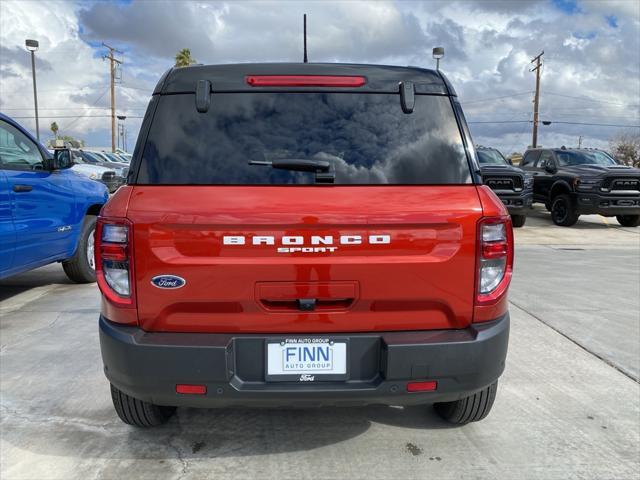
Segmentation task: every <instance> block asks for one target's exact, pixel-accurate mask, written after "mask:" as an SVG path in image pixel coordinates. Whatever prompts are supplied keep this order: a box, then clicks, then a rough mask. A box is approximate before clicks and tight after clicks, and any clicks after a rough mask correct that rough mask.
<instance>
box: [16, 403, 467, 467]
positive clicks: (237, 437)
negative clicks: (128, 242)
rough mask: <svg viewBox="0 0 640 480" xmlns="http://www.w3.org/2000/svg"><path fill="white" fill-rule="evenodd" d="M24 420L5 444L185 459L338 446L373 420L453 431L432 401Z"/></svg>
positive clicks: (43, 450) (46, 451)
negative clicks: (139, 419) (149, 422)
mask: <svg viewBox="0 0 640 480" xmlns="http://www.w3.org/2000/svg"><path fill="white" fill-rule="evenodd" d="M4 413H5V414H9V413H11V412H9V411H6V412H4ZM37 416H38V417H39V416H40V414H37ZM22 417H23V416H22V415H19V414H17V413H16V414H12V415H11V418H14V419H15V421H18V422H19V423H20V428H19V429H14V428H11V427H9V426H8V425H5V434H4V435H3V440H4V441H6V442H8V443H10V444H14V445H15V446H16V447H19V448H24V449H26V450H29V451H31V452H34V453H37V454H39V455H54V456H62V457H75V456H77V455H78V452H80V451H81V452H83V453H82V455H83V457H84V458H85V460H87V459H90V458H100V459H122V460H161V461H171V460H175V461H181V462H184V461H188V460H189V459H197V458H200V459H202V458H226V457H242V456H259V455H272V454H278V453H290V452H303V451H310V450H314V449H317V448H321V447H324V446H330V445H335V444H338V443H340V442H344V441H348V440H350V439H353V438H356V437H358V436H360V435H362V434H364V433H366V432H367V431H368V430H369V429H370V428H372V426H374V425H375V424H383V425H391V426H395V427H400V428H407V429H426V430H429V429H442V428H455V426H453V425H450V424H448V423H446V422H445V421H443V420H441V419H440V418H439V417H437V415H436V414H435V412H433V409H432V408H431V407H429V406H417V407H405V408H400V407H385V406H368V407H360V408H356V407H336V408H332V407H324V408H315V409H259V408H253V409H248V408H247V409H245V408H231V409H195V408H179V409H178V410H177V412H176V415H174V416H173V417H172V418H171V420H170V421H169V422H168V423H167V424H165V425H162V426H159V427H154V428H136V427H132V426H129V425H125V424H124V423H121V422H120V420H119V419H117V417H116V416H115V413H114V412H113V410H112V409H111V406H109V408H104V409H103V408H100V409H99V410H94V411H93V412H92V415H91V417H92V418H91V420H89V419H83V418H80V417H75V418H74V417H73V416H72V415H65V414H62V415H60V412H58V415H52V416H47V415H46V418H40V419H36V418H33V417H32V415H31V414H27V417H29V420H28V421H25V420H27V417H25V418H22ZM98 419H100V420H102V421H100V420H98ZM7 420H8V421H9V423H10V422H11V420H10V419H5V421H4V422H3V423H5V424H6V423H7ZM96 420H98V421H96ZM105 420H106V421H105ZM61 439H64V440H63V441H61Z"/></svg>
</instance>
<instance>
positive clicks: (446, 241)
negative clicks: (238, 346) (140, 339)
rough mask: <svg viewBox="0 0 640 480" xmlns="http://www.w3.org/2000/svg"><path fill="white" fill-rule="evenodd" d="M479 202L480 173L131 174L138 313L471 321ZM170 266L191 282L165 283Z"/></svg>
mask: <svg viewBox="0 0 640 480" xmlns="http://www.w3.org/2000/svg"><path fill="white" fill-rule="evenodd" d="M174 206H176V208H174ZM481 215H482V208H481V205H480V202H479V199H478V195H477V193H476V189H475V187H474V186H473V185H462V186H454V185H451V186H339V187H332V186H282V187H270V186H242V187H235V186H134V187H133V193H132V195H131V200H130V203H129V208H128V213H127V217H128V218H129V219H130V220H132V221H133V225H134V233H133V237H134V253H135V278H136V280H135V281H136V292H137V293H136V295H137V303H138V318H139V322H140V325H141V327H142V328H143V329H144V330H147V331H175V332H244V333H321V332H322V333H324V332H371V331H394V330H395V331H397V330H429V329H445V328H463V327H466V326H467V325H469V323H470V322H471V318H472V312H473V298H474V282H475V279H474V273H473V272H475V249H476V222H477V220H478V219H479V218H480V217H481ZM224 237H227V240H226V241H225V240H224ZM254 237H259V238H256V239H255V240H254ZM283 237H286V238H284V239H283ZM254 243H257V244H254ZM329 247H331V248H329ZM289 249H291V250H289ZM292 250H293V252H292ZM159 275H175V276H179V277H181V278H183V279H184V280H185V281H186V284H185V285H184V286H183V287H181V288H177V289H165V288H158V287H157V286H155V285H154V284H153V283H152V282H151V279H152V278H153V277H155V276H159ZM299 299H308V300H312V302H313V301H315V304H314V305H313V307H315V310H311V311H305V308H311V307H310V305H309V303H308V302H307V304H306V306H305V305H303V303H304V302H302V303H300V302H299V301H298V300H299Z"/></svg>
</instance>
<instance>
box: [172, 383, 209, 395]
mask: <svg viewBox="0 0 640 480" xmlns="http://www.w3.org/2000/svg"><path fill="white" fill-rule="evenodd" d="M176 393H184V394H188V395H205V394H206V393H207V386H206V385H185V384H182V383H179V384H178V385H176Z"/></svg>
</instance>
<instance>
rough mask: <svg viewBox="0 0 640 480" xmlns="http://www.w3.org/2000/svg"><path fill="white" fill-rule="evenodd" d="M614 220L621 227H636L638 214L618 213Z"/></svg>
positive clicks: (638, 220) (639, 221)
mask: <svg viewBox="0 0 640 480" xmlns="http://www.w3.org/2000/svg"><path fill="white" fill-rule="evenodd" d="M616 220H618V223H619V224H620V225H622V226H623V227H637V226H638V225H640V215H618V216H616Z"/></svg>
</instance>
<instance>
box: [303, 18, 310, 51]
mask: <svg viewBox="0 0 640 480" xmlns="http://www.w3.org/2000/svg"><path fill="white" fill-rule="evenodd" d="M302 25H303V30H304V60H303V61H304V63H307V62H308V61H309V59H308V58H307V14H306V13H305V14H304V15H303V16H302Z"/></svg>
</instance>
